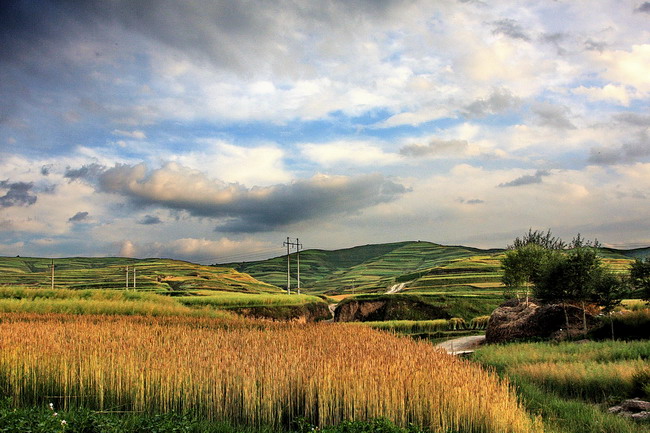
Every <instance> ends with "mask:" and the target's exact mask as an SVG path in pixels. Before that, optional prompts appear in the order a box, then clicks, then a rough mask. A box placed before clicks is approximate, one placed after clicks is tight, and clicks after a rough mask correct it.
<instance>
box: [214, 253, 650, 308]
mask: <svg viewBox="0 0 650 433" xmlns="http://www.w3.org/2000/svg"><path fill="white" fill-rule="evenodd" d="M503 252H504V250H501V249H493V250H480V249H476V248H469V247H462V246H443V245H438V244H434V243H430V242H419V241H418V242H400V243H392V244H381V245H366V246H360V247H355V248H350V249H345V250H336V251H324V250H306V251H303V252H301V253H300V264H301V266H300V276H301V283H302V287H303V288H304V290H305V292H308V293H320V294H326V295H328V296H341V295H358V294H364V293H365V294H368V293H386V292H387V291H389V290H390V289H391V288H392V287H395V286H396V285H398V284H399V285H401V286H400V287H399V291H400V292H404V293H412V294H427V295H428V294H431V295H435V294H447V295H452V294H453V295H455V296H469V297H475V296H487V297H499V296H501V294H502V292H503V287H502V285H501V275H502V271H501V263H500V259H501V257H503ZM648 254H649V251H648V249H637V250H615V249H609V248H603V249H601V256H602V257H603V261H604V262H605V264H606V265H607V266H609V267H610V268H612V269H614V270H615V271H617V272H621V273H624V272H627V270H628V268H629V266H630V263H631V262H632V261H633V259H634V258H636V257H645V256H647V255H648ZM291 259H292V263H293V265H292V286H295V284H296V277H297V275H296V272H295V271H296V267H295V260H296V258H295V255H292V258H291ZM220 266H226V267H233V268H235V269H237V270H239V271H241V272H246V273H248V274H250V275H252V276H254V277H255V278H257V279H259V280H262V281H265V282H267V283H271V284H274V285H277V286H280V287H286V281H287V273H286V272H287V270H286V269H287V268H286V266H287V258H286V256H283V257H276V258H274V259H270V260H264V261H257V262H247V263H226V264H222V265H220Z"/></svg>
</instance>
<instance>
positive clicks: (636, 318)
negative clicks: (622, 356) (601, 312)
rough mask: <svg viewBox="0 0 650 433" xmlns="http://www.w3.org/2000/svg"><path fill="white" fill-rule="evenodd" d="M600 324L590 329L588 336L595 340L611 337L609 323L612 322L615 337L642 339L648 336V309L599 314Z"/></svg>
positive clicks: (649, 319)
mask: <svg viewBox="0 0 650 433" xmlns="http://www.w3.org/2000/svg"><path fill="white" fill-rule="evenodd" d="M599 319H600V325H599V326H597V327H596V328H594V329H593V330H592V331H590V333H589V336H590V337H591V338H594V339H597V340H604V339H607V338H611V337H612V334H611V325H612V321H613V322H614V335H615V338H616V339H622V340H643V339H648V338H650V309H643V310H637V311H629V312H621V313H615V314H613V315H611V316H601V317H600V318H599Z"/></svg>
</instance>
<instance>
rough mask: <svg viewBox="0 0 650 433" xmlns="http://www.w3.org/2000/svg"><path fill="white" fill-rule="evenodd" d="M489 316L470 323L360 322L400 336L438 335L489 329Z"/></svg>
mask: <svg viewBox="0 0 650 433" xmlns="http://www.w3.org/2000/svg"><path fill="white" fill-rule="evenodd" d="M488 319H489V316H481V317H477V318H474V319H472V320H471V321H470V322H465V320H463V319H460V318H452V319H449V320H447V319H436V320H386V321H382V322H359V323H360V324H363V325H365V326H369V327H371V328H374V329H379V330H381V331H389V332H394V333H399V334H407V335H408V334H423V333H436V332H441V331H457V330H483V329H485V328H486V327H487V323H488Z"/></svg>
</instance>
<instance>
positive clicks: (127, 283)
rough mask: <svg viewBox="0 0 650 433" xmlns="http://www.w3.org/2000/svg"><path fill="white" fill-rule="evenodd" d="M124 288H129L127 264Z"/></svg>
mask: <svg viewBox="0 0 650 433" xmlns="http://www.w3.org/2000/svg"><path fill="white" fill-rule="evenodd" d="M125 288H126V290H129V266H128V265H127V267H126V286H125Z"/></svg>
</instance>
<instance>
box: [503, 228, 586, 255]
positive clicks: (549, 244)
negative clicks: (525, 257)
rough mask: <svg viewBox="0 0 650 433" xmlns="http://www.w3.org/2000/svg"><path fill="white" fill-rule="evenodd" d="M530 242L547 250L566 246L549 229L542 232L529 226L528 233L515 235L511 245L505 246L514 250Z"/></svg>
mask: <svg viewBox="0 0 650 433" xmlns="http://www.w3.org/2000/svg"><path fill="white" fill-rule="evenodd" d="M578 237H580V235H578ZM530 244H534V245H538V246H540V247H542V248H544V249H547V250H563V249H565V248H566V247H567V244H566V242H564V241H563V240H562V239H560V238H556V237H555V236H553V235H552V234H551V230H550V229H549V230H548V231H547V232H546V233H544V232H542V231H539V230H533V229H532V228H530V229H528V233H526V234H525V235H523V236H522V237H521V238H520V237H516V238H515V240H514V241H513V242H512V245H508V246H507V249H508V250H516V249H520V248H522V247H524V246H526V245H530Z"/></svg>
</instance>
